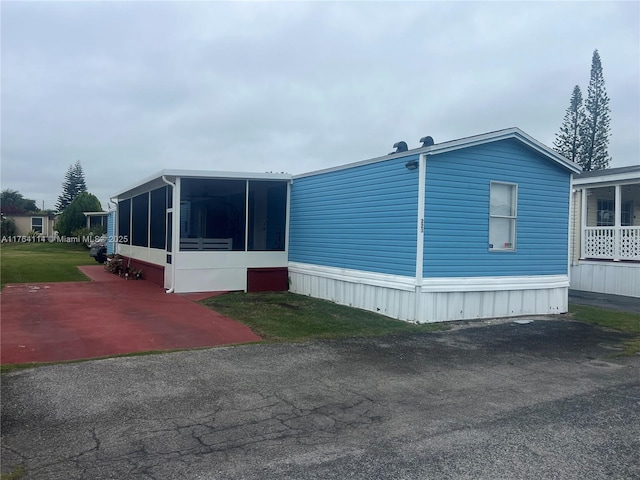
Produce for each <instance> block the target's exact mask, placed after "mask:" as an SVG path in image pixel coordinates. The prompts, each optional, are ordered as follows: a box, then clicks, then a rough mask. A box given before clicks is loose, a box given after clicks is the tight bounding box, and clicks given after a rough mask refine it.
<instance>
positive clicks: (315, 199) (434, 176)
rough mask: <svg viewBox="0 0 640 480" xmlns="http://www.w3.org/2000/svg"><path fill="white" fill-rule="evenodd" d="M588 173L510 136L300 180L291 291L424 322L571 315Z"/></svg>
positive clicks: (294, 195)
mask: <svg viewBox="0 0 640 480" xmlns="http://www.w3.org/2000/svg"><path fill="white" fill-rule="evenodd" d="M578 172H580V167H579V166H577V165H576V164H574V163H572V162H570V161H569V160H567V159H566V158H565V157H563V156H561V155H559V154H558V153H557V152H555V151H553V150H552V149H550V148H548V147H546V146H545V145H543V144H541V143H539V142H538V141H536V140H534V139H533V138H531V137H530V136H528V135H527V134H525V133H524V132H522V131H521V130H519V129H517V128H510V129H506V130H500V131H497V132H491V133H487V134H483V135H478V136H474V137H469V138H463V139H460V140H454V141H449V142H444V143H440V144H435V145H431V146H424V147H422V148H417V149H414V150H408V151H405V152H401V153H396V154H390V155H385V156H382V157H378V158H374V159H371V160H366V161H362V162H358V163H353V164H349V165H344V166H339V167H335V168H330V169H327V170H322V171H318V172H312V173H308V174H303V175H297V176H294V179H293V184H292V190H291V226H290V239H291V240H290V245H289V276H290V279H291V291H293V292H296V293H301V294H305V295H311V296H313V297H319V298H324V299H328V300H332V301H334V302H336V303H340V304H344V305H350V306H354V307H358V308H362V309H366V310H371V311H374V312H379V313H382V314H384V315H388V316H390V317H394V318H399V319H402V320H409V321H420V322H434V321H444V320H458V319H472V318H485V317H505V316H514V315H525V314H527V315H528V314H549V313H564V312H566V311H567V309H568V288H569V275H568V266H569V253H568V247H569V241H568V235H569V210H570V207H569V202H570V191H571V174H572V173H578Z"/></svg>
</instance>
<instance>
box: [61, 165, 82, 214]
mask: <svg viewBox="0 0 640 480" xmlns="http://www.w3.org/2000/svg"><path fill="white" fill-rule="evenodd" d="M86 191H87V184H86V182H85V180H84V172H83V171H82V165H80V160H78V161H76V163H75V164H74V165H70V166H69V168H68V170H67V173H65V175H64V181H63V182H62V193H61V194H60V196H59V197H58V203H57V204H56V209H57V210H58V211H59V212H62V211H63V210H64V209H65V208H67V206H68V205H69V204H70V203H71V202H73V199H74V198H76V197H77V196H78V195H79V194H80V193H82V192H86Z"/></svg>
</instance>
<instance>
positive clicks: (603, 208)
mask: <svg viewBox="0 0 640 480" xmlns="http://www.w3.org/2000/svg"><path fill="white" fill-rule="evenodd" d="M615 224H616V207H615V201H614V200H601V199H598V220H597V225H598V227H611V226H613V225H615Z"/></svg>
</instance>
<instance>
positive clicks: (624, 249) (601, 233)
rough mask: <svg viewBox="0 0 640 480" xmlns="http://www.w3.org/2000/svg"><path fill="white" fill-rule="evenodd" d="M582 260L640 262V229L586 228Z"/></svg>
mask: <svg viewBox="0 0 640 480" xmlns="http://www.w3.org/2000/svg"><path fill="white" fill-rule="evenodd" d="M583 238H584V241H583V242H582V245H583V251H582V258H602V259H608V260H640V227H586V228H585V229H584V230H583Z"/></svg>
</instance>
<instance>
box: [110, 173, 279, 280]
mask: <svg viewBox="0 0 640 480" xmlns="http://www.w3.org/2000/svg"><path fill="white" fill-rule="evenodd" d="M290 183H291V176H290V175H288V174H273V173H264V174H260V173H255V174H247V173H231V172H208V171H188V170H163V171H161V172H158V173H157V174H155V175H152V176H151V177H149V178H147V179H145V180H142V181H141V182H139V183H137V184H135V185H132V186H130V187H128V188H127V189H125V190H123V191H121V192H119V193H117V194H116V195H114V197H112V200H113V201H115V202H116V203H117V221H116V222H115V224H116V230H117V231H115V232H113V235H114V236H115V238H116V239H117V242H118V243H117V253H119V254H120V255H122V256H123V257H125V258H126V261H127V262H129V263H131V264H132V265H133V264H135V268H136V269H142V270H143V275H144V277H145V278H147V279H148V280H151V281H154V282H156V283H158V284H161V285H162V286H164V287H165V288H166V289H167V290H168V291H170V292H177V293H181V292H202V291H229V290H244V291H247V290H248V291H256V290H286V289H287V257H288V252H287V250H288V249H287V245H288V240H289V239H288V235H287V232H288V216H289V188H290Z"/></svg>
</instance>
